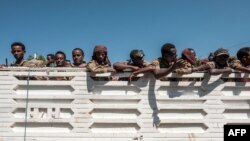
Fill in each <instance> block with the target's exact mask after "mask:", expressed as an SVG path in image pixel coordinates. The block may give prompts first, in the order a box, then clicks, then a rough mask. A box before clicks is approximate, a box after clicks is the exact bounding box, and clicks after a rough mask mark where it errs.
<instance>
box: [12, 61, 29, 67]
mask: <svg viewBox="0 0 250 141" xmlns="http://www.w3.org/2000/svg"><path fill="white" fill-rule="evenodd" d="M26 63H27V60H23V61H22V62H21V63H20V64H17V62H14V63H13V64H10V66H12V67H23V66H25V64H26Z"/></svg>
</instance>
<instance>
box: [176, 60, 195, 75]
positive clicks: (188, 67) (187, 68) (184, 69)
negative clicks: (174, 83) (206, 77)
mask: <svg viewBox="0 0 250 141" xmlns="http://www.w3.org/2000/svg"><path fill="white" fill-rule="evenodd" d="M193 67H194V66H193V65H192V64H191V63H189V62H188V61H184V64H182V66H179V67H178V68H176V69H175V72H176V73H178V74H190V73H192V68H193Z"/></svg>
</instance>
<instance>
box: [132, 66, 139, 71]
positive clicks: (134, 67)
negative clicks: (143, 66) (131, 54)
mask: <svg viewBox="0 0 250 141" xmlns="http://www.w3.org/2000/svg"><path fill="white" fill-rule="evenodd" d="M131 69H132V71H137V70H139V69H140V68H139V67H137V66H133V67H131Z"/></svg>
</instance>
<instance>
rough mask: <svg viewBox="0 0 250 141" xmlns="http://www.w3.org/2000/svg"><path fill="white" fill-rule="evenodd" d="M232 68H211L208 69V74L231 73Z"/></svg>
mask: <svg viewBox="0 0 250 141" xmlns="http://www.w3.org/2000/svg"><path fill="white" fill-rule="evenodd" d="M231 72H232V70H231V69H230V68H226V69H211V70H210V74H212V75H218V74H222V73H231Z"/></svg>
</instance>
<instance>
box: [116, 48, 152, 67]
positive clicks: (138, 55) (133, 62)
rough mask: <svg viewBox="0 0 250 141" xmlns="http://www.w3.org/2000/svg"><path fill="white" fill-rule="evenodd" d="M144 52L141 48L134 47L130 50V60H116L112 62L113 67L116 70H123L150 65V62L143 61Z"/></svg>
mask: <svg viewBox="0 0 250 141" xmlns="http://www.w3.org/2000/svg"><path fill="white" fill-rule="evenodd" d="M144 56H145V55H144V53H143V51H142V50H138V49H134V50H132V51H131V52H130V60H129V61H128V62H117V63H115V64H114V68H115V69H116V70H117V71H123V70H125V69H131V70H132V71H137V70H139V69H140V68H144V67H147V66H149V65H150V63H148V62H146V61H144V59H143V58H144Z"/></svg>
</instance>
